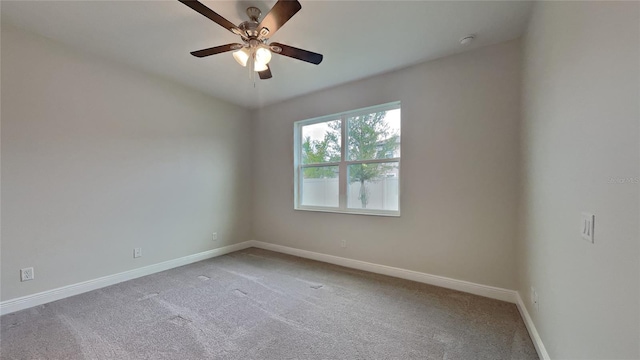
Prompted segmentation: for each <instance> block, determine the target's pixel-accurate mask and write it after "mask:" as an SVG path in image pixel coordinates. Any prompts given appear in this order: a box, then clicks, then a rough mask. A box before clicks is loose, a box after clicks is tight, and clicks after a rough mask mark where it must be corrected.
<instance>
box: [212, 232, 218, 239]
mask: <svg viewBox="0 0 640 360" xmlns="http://www.w3.org/2000/svg"><path fill="white" fill-rule="evenodd" d="M211 238H212V239H213V241H218V233H217V232H214V233H213V234H211Z"/></svg>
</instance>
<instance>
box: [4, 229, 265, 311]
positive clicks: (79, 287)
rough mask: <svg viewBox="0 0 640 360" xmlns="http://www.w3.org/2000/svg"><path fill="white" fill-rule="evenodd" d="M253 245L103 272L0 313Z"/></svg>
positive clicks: (13, 301)
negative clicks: (91, 278) (104, 274)
mask: <svg viewBox="0 0 640 360" xmlns="http://www.w3.org/2000/svg"><path fill="white" fill-rule="evenodd" d="M252 245H253V242H252V241H245V242H241V243H238V244H233V245H228V246H223V247H221V248H217V249H213V250H208V251H203V252H201V253H197V254H193V255H187V256H184V257H181V258H177V259H173V260H168V261H163V262H161V263H158V264H153V265H149V266H145V267H141V268H137V269H133V270H128V271H124V272H121V273H118V274H113V275H107V276H103V277H100V278H97V279H93V280H88V281H83V282H80V283H76V284H71V285H67V286H63V287H60V288H57V289H52V290H47V291H43V292H40V293H37V294H32V295H27V296H23V297H19V298H15V299H10V300H6V301H3V302H0V315H4V314H8V313H12V312H16V311H19V310H23V309H27V308H30V307H33V306H38V305H42V304H46V303H49V302H52V301H56V300H60V299H64V298H66V297H69V296H74V295H78V294H82V293H85V292H88V291H92V290H96V289H100V288H103V287H105V286H110V285H114V284H117V283H120V282H123V281H127V280H132V279H136V278H139V277H142V276H146V275H151V274H154V273H157V272H160V271H165V270H169V269H173V268H175V267H178V266H183V265H187V264H191V263H194V262H198V261H202V260H206V259H209V258H213V257H216V256H221V255H225V254H228V253H231V252H234V251H238V250H242V249H246V248H249V247H251V246H252Z"/></svg>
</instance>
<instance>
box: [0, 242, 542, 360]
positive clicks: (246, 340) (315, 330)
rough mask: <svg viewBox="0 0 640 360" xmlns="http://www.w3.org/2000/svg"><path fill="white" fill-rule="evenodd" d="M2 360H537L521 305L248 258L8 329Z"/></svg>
mask: <svg viewBox="0 0 640 360" xmlns="http://www.w3.org/2000/svg"><path fill="white" fill-rule="evenodd" d="M0 323H1V324H0V325H1V329H2V331H1V333H0V339H1V343H0V346H1V349H0V357H1V358H2V359H119V360H124V359H154V360H155V359H180V360H188V359H491V360H498V359H537V358H538V357H537V355H536V352H535V349H534V347H533V344H532V343H531V339H530V338H529V335H528V334H527V330H526V329H525V326H524V323H523V322H522V319H521V318H520V316H519V314H518V310H517V309H516V307H515V306H514V305H513V304H509V303H505V302H501V301H496V300H491V299H487V298H483V297H479V296H474V295H469V294H465V293H461V292H457V291H452V290H447V289H442V288H438V287H434V286H429V285H425V284H420V283H415V282H412V281H406V280H400V279H396V278H391V277H387V276H382V275H376V274H371V273H367V272H363V271H357V270H351V269H347V268H343V267H339V266H334V265H330V264H324V263H320V262H315V261H310V260H306V259H301V258H297V257H293V256H288V255H283V254H278V253H274V252H270V251H265V250H260V249H247V250H243V251H239V252H235V253H232V254H229V255H225V256H221V257H218V258H214V259H210V260H206V261H202V262H199V263H195V264H191V265H188V266H183V267H180V268H176V269H172V270H168V271H165V272H162V273H158V274H154V275H150V276H146V277H143V278H139V279H136V280H132V281H128V282H125V283H121V284H117V285H113V286H110V287H107V288H104V289H100V290H96V291H92V292H89V293H85V294H82V295H78V296H74V297H71V298H67V299H64V300H60V301H56V302H53V303H50V304H47V305H43V306H38V307H35V308H31V309H27V310H23V311H20V312H17V313H13V314H7V315H5V316H3V317H2V318H0Z"/></svg>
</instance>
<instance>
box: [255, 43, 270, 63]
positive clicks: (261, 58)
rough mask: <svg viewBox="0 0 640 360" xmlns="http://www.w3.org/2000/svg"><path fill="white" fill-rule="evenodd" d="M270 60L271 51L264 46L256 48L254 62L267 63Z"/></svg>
mask: <svg viewBox="0 0 640 360" xmlns="http://www.w3.org/2000/svg"><path fill="white" fill-rule="evenodd" d="M269 61H271V51H270V50H269V49H268V48H266V47H259V48H258V49H257V50H256V62H257V63H262V64H265V65H267V64H268V63H269Z"/></svg>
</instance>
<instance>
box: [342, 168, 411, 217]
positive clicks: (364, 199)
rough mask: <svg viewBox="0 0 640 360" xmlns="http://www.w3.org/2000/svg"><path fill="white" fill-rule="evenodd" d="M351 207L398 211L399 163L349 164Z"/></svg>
mask: <svg viewBox="0 0 640 360" xmlns="http://www.w3.org/2000/svg"><path fill="white" fill-rule="evenodd" d="M348 171H349V173H348V174H349V175H348V176H349V186H348V188H347V207H348V208H349V209H370V210H391V211H398V198H399V192H398V185H399V184H398V183H399V175H400V174H399V171H398V163H397V162H390V163H379V164H356V165H349V166H348Z"/></svg>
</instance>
